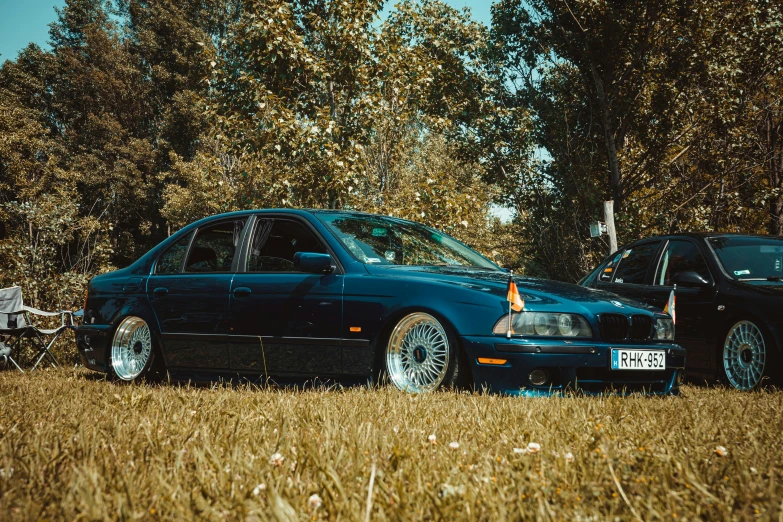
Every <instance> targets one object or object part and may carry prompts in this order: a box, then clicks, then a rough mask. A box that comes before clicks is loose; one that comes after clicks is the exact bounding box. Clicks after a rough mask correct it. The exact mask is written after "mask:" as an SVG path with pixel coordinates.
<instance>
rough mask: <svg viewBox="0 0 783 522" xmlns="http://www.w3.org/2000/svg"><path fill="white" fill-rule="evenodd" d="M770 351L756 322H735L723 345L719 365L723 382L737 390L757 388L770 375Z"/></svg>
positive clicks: (769, 346)
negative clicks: (723, 377)
mask: <svg viewBox="0 0 783 522" xmlns="http://www.w3.org/2000/svg"><path fill="white" fill-rule="evenodd" d="M772 348H773V347H772V346H771V345H770V344H769V343H768V341H767V339H766V338H765V336H764V333H763V332H762V330H761V328H759V327H758V326H757V325H756V324H755V323H753V322H752V321H746V320H743V321H739V322H737V323H736V324H735V325H734V326H732V327H731V328H730V329H729V332H728V334H727V335H726V340H725V341H724V342H723V350H722V358H721V362H722V369H723V375H724V376H725V378H726V381H728V383H729V384H730V385H731V386H733V387H734V388H737V389H738V390H745V391H747V390H752V389H754V388H757V387H758V386H759V385H761V384H762V382H763V379H764V377H765V376H766V375H767V374H768V372H769V368H770V360H769V359H770V355H771V350H772Z"/></svg>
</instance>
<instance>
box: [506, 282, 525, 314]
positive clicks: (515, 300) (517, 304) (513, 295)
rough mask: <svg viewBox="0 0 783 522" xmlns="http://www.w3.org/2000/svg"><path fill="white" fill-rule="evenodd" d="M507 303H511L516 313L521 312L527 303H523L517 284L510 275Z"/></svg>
mask: <svg viewBox="0 0 783 522" xmlns="http://www.w3.org/2000/svg"><path fill="white" fill-rule="evenodd" d="M506 301H508V302H509V303H511V309H512V310H514V311H515V312H521V311H522V309H523V308H524V307H525V301H523V300H522V296H520V295H519V290H517V284H516V283H515V282H514V279H513V278H512V277H511V276H510V275H509V276H508V296H507V297H506Z"/></svg>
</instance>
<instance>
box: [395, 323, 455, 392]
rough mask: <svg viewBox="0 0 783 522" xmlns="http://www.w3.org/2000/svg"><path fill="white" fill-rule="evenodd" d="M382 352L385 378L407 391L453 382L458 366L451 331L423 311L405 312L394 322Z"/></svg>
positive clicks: (426, 388) (446, 384)
mask: <svg viewBox="0 0 783 522" xmlns="http://www.w3.org/2000/svg"><path fill="white" fill-rule="evenodd" d="M385 355H386V360H385V363H386V372H387V374H388V377H389V380H391V382H392V384H394V386H396V387H397V388H399V389H400V390H403V391H407V392H411V393H421V392H428V391H432V390H436V389H438V388H440V387H449V386H453V385H455V384H456V382H457V378H458V376H459V373H460V369H461V368H460V360H459V356H458V350H457V342H456V339H455V337H454V335H452V334H451V332H450V331H449V330H448V326H446V325H443V324H441V322H440V321H438V320H437V319H436V318H435V317H433V316H432V315H430V314H427V313H424V312H414V313H411V314H408V315H406V316H405V317H403V318H402V319H401V320H400V321H399V322H398V323H397V325H396V326H395V327H394V330H392V332H391V334H390V335H389V339H388V342H387V343H386V353H385Z"/></svg>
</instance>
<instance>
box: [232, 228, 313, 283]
mask: <svg viewBox="0 0 783 522" xmlns="http://www.w3.org/2000/svg"><path fill="white" fill-rule="evenodd" d="M297 252H315V253H318V254H326V253H327V252H326V249H325V248H324V247H323V245H322V244H321V242H320V241H319V240H318V238H316V236H315V235H314V234H313V233H312V232H311V231H310V230H309V229H308V228H307V227H305V226H304V225H302V224H301V223H298V222H296V221H288V220H277V219H274V220H273V219H259V220H257V221H256V227H255V230H254V231H253V237H252V239H251V241H250V251H249V252H248V256H247V271H248V272H298V270H297V269H296V268H295V267H294V254H296V253H297Z"/></svg>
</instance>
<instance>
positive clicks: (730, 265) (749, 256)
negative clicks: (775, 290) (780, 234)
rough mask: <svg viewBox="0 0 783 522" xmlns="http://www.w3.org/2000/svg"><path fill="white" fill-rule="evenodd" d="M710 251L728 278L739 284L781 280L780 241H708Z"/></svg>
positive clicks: (782, 250) (782, 245)
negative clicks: (714, 254)
mask: <svg viewBox="0 0 783 522" xmlns="http://www.w3.org/2000/svg"><path fill="white" fill-rule="evenodd" d="M707 241H709V243H710V245H711V246H712V249H713V250H715V253H716V254H717V256H718V259H719V260H720V263H721V264H722V265H723V268H724V269H725V270H726V272H728V273H729V274H730V275H733V276H734V277H736V278H737V279H742V280H751V279H756V280H764V279H772V280H775V279H779V278H781V277H783V238H780V239H777V238H773V237H741V236H740V237H731V236H729V237H711V238H709V239H708V240H707Z"/></svg>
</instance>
